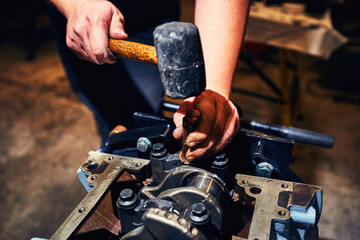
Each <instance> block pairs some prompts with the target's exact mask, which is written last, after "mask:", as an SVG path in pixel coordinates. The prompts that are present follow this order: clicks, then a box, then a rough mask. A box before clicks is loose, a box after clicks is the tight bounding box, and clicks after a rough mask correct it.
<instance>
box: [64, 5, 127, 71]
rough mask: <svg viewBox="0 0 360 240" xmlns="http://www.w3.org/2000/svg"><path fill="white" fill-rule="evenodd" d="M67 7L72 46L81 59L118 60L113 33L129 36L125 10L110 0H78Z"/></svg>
mask: <svg viewBox="0 0 360 240" xmlns="http://www.w3.org/2000/svg"><path fill="white" fill-rule="evenodd" d="M65 10H66V11H65ZM65 10H64V14H65V16H66V17H67V19H68V23H67V32H66V44H67V45H68V47H69V48H70V49H71V50H72V51H73V52H74V53H75V54H76V55H77V56H78V57H80V58H81V59H84V60H88V61H91V62H94V63H97V64H104V63H114V62H115V61H116V57H115V55H114V54H113V53H112V52H111V51H110V49H109V36H110V37H111V38H116V39H127V34H126V33H125V31H124V17H123V15H122V14H121V12H120V11H119V10H118V9H117V8H116V7H115V6H114V5H113V4H112V3H111V2H109V1H106V0H80V1H74V2H73V4H71V7H68V8H65Z"/></svg>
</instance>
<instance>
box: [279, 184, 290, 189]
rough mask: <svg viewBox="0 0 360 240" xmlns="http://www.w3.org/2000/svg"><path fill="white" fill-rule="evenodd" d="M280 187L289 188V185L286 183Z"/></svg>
mask: <svg viewBox="0 0 360 240" xmlns="http://www.w3.org/2000/svg"><path fill="white" fill-rule="evenodd" d="M281 187H282V188H285V189H286V188H288V187H289V185H287V184H286V183H283V184H281Z"/></svg>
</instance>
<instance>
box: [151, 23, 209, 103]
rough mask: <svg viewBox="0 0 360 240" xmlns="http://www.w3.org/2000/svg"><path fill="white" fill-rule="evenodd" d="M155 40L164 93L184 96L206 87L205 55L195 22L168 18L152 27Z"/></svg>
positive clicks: (192, 94) (196, 92) (189, 95)
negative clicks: (166, 21) (171, 20)
mask: <svg viewBox="0 0 360 240" xmlns="http://www.w3.org/2000/svg"><path fill="white" fill-rule="evenodd" d="M154 42H155V48H156V55H157V62H158V67H159V71H160V77H161V81H162V83H163V86H164V90H165V94H166V95H167V96H169V97H171V98H187V97H191V96H197V95H199V94H200V93H201V92H203V91H204V90H205V67H204V57H203V52H202V47H201V42H200V36H199V32H198V29H197V27H196V26H195V25H194V24H192V23H184V22H171V23H165V24H163V25H160V26H158V27H157V28H156V29H155V31H154Z"/></svg>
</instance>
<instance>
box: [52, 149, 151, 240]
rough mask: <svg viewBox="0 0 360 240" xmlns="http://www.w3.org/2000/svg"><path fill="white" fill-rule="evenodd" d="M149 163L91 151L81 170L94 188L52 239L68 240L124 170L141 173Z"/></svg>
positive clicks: (148, 161)
mask: <svg viewBox="0 0 360 240" xmlns="http://www.w3.org/2000/svg"><path fill="white" fill-rule="evenodd" d="M149 163H150V160H145V159H139V158H131V157H124V156H118V155H113V154H105V153H100V152H93V151H91V152H90V153H89V157H88V160H87V161H86V162H85V163H84V164H83V165H82V166H81V169H82V170H83V171H84V172H85V173H87V174H88V177H87V181H88V182H89V183H91V184H92V185H93V186H94V187H93V188H92V190H91V191H90V192H89V193H88V194H87V195H86V197H85V198H84V199H83V200H82V201H81V202H80V203H79V205H78V206H77V207H76V208H75V210H74V211H73V212H72V213H71V214H70V216H69V217H68V218H67V219H66V220H65V222H64V223H63V224H62V225H61V226H60V227H59V229H58V230H57V231H56V232H55V233H54V235H52V237H51V238H50V239H51V240H55V239H68V238H69V237H70V236H71V234H72V233H73V232H74V231H75V229H76V228H77V227H78V226H79V225H80V224H81V222H82V221H83V220H84V219H85V218H86V216H88V215H89V213H90V212H91V210H92V209H93V208H94V207H95V205H96V204H97V202H98V201H99V200H100V199H101V197H102V196H103V195H104V193H105V192H106V190H107V189H108V188H109V186H110V184H111V183H112V182H113V181H114V180H115V179H116V178H117V177H118V176H119V174H120V173H121V172H122V171H123V170H124V169H129V170H133V171H140V170H141V169H142V168H143V167H144V166H146V165H148V164H149Z"/></svg>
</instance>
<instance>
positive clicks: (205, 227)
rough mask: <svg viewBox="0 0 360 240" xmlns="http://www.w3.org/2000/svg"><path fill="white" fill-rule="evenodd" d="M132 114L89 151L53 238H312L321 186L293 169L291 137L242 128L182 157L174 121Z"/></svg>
mask: <svg viewBox="0 0 360 240" xmlns="http://www.w3.org/2000/svg"><path fill="white" fill-rule="evenodd" d="M135 119H136V122H137V126H138V128H136V129H132V130H129V131H126V132H119V133H114V134H113V135H111V136H110V137H109V140H108V142H107V143H106V144H105V145H104V146H102V147H101V148H100V149H98V151H96V152H90V153H89V157H88V159H87V160H86V161H85V163H84V164H83V165H82V166H81V167H80V168H79V170H78V175H79V179H80V180H81V182H82V184H83V185H84V187H85V188H86V189H87V191H88V192H89V193H88V195H87V196H86V197H85V198H84V199H83V200H82V201H81V202H80V204H79V205H78V206H77V208H76V209H75V210H74V211H73V212H72V213H71V214H70V216H69V217H68V219H67V220H66V221H65V222H64V223H63V224H62V225H61V226H60V227H59V229H58V230H57V231H56V232H55V233H54V235H53V236H52V237H51V239H54V240H55V239H76V240H90V239H122V240H129V239H148V240H153V239H171V238H174V239H209V240H210V239H252V240H253V239H301V240H310V239H315V240H316V239H318V231H317V223H318V221H319V218H320V214H321V209H322V189H321V187H318V186H313V185H308V184H304V183H301V179H300V178H298V176H297V175H296V174H295V173H294V172H293V171H292V170H291V169H290V159H291V152H292V147H293V144H294V141H293V140H288V139H282V138H279V137H273V136H270V135H266V134H260V133H254V132H248V131H241V132H239V134H238V135H237V136H236V138H235V139H234V140H233V141H232V143H231V144H229V145H228V146H227V147H226V148H225V149H224V150H223V151H222V152H220V153H219V154H218V155H217V156H213V157H210V158H208V159H206V160H204V161H203V162H199V163H196V164H194V165H183V163H182V162H181V161H180V158H179V153H180V151H181V147H182V146H181V145H182V144H179V142H177V141H174V140H173V139H171V134H169V131H170V130H171V129H173V126H171V124H169V123H168V122H167V121H166V120H165V119H159V118H156V117H155V118H152V117H151V116H149V115H142V114H140V115H137V116H136V118H135ZM150 146H151V151H149V148H150ZM144 149H145V151H143V150H144ZM145 158H146V159H145ZM147 159H150V160H147ZM256 175H258V176H263V177H258V176H256ZM264 177H266V178H264Z"/></svg>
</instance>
